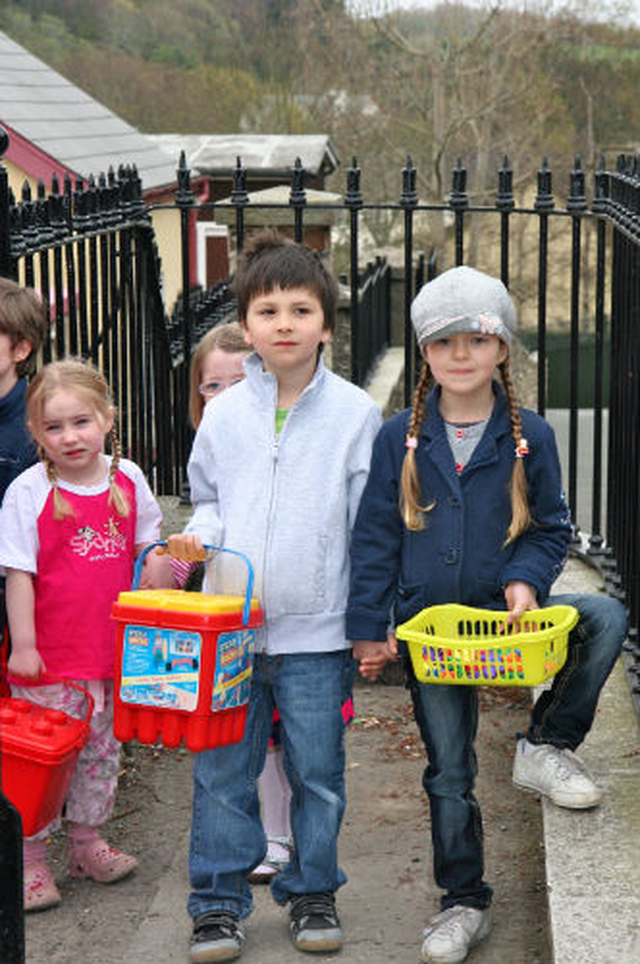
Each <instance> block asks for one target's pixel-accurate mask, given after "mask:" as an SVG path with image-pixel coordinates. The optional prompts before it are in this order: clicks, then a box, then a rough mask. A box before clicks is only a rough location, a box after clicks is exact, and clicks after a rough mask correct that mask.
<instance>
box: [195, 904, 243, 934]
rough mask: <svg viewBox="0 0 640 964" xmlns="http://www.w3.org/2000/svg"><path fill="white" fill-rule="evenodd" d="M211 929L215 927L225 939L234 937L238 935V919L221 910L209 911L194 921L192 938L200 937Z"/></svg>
mask: <svg viewBox="0 0 640 964" xmlns="http://www.w3.org/2000/svg"><path fill="white" fill-rule="evenodd" d="M211 927H217V928H218V929H219V930H220V931H221V932H222V933H223V934H224V936H225V937H235V936H236V935H237V933H238V918H237V917H235V916H234V915H233V914H230V913H228V912H227V911H223V910H212V911H209V913H208V914H203V915H202V916H201V917H199V918H198V920H197V921H196V926H195V934H194V936H195V937H196V938H197V937H199V936H201V935H202V933H203V932H204V931H206V930H208V929H209V928H211Z"/></svg>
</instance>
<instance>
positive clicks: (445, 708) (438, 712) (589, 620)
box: [409, 594, 627, 910]
mask: <svg viewBox="0 0 640 964" xmlns="http://www.w3.org/2000/svg"><path fill="white" fill-rule="evenodd" d="M547 605H571V606H575V607H576V609H577V610H578V611H579V613H580V620H579V622H578V623H577V625H576V627H575V628H574V630H573V631H572V632H571V634H570V636H569V651H568V655H567V661H566V663H565V665H564V666H563V667H562V669H561V670H560V672H559V673H558V674H557V675H556V677H555V679H554V681H553V684H552V686H551V688H550V689H549V690H548V691H544V692H543V693H542V694H541V696H540V697H539V699H538V700H537V701H536V704H535V706H534V708H533V712H532V716H531V724H530V727H529V731H528V733H527V738H528V739H529V740H531V742H532V743H552V744H553V745H554V746H558V747H562V748H565V747H568V748H569V749H571V750H574V749H575V748H576V747H577V746H578V745H579V744H580V743H581V742H582V741H583V739H584V738H585V736H586V735H587V733H588V732H589V729H590V728H591V724H592V723H593V718H594V715H595V711H596V706H597V703H598V697H599V695H600V691H601V689H602V687H603V685H604V683H605V681H606V679H607V677H608V675H609V673H610V672H611V670H612V668H613V666H614V664H615V661H616V659H617V657H618V655H619V653H620V649H621V647H622V643H623V642H624V639H625V636H626V632H627V617H626V613H625V610H624V608H623V607H622V605H621V604H620V603H619V602H618V601H617V600H616V599H612V598H610V597H608V596H600V595H595V594H594V595H573V594H566V595H559V596H553V597H551V598H550V599H549V600H548V602H547ZM411 675H412V674H411ZM409 687H410V690H411V696H412V700H413V707H414V712H415V717H416V722H417V724H418V727H419V730H420V734H421V736H422V739H423V742H424V745H425V747H426V750H427V756H428V760H429V762H428V765H427V767H426V769H425V771H424V776H423V781H422V782H423V786H424V788H425V790H426V792H427V795H428V797H429V804H430V809H431V837H432V843H433V862H434V876H435V880H436V883H437V884H438V886H439V887H441V888H442V889H443V890H444V891H445V893H444V895H443V896H442V898H441V905H442V909H443V910H445V909H446V908H447V907H452V906H453V905H454V904H466V905H468V906H471V907H486V906H488V905H489V904H490V903H491V896H492V890H491V887H490V886H489V885H488V884H487V883H486V881H484V880H483V873H484V857H483V842H482V819H481V815H480V808H479V806H478V802H477V800H476V798H475V796H474V794H473V786H474V782H475V777H476V773H477V770H478V766H477V759H476V753H475V749H474V741H475V737H476V732H477V726H478V698H477V690H476V689H475V688H474V687H472V686H442V685H431V686H430V685H428V684H424V683H418V682H417V681H416V680H415V679H411V680H410V683H409Z"/></svg>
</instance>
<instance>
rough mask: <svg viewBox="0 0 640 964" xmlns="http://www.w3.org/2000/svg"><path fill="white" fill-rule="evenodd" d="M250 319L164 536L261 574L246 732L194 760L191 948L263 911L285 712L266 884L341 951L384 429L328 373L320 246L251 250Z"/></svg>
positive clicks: (211, 585) (312, 931)
mask: <svg viewBox="0 0 640 964" xmlns="http://www.w3.org/2000/svg"><path fill="white" fill-rule="evenodd" d="M234 287H235V293H236V299H237V303H238V317H239V319H240V322H241V324H242V326H243V328H244V331H245V337H246V339H247V343H248V344H249V345H250V346H251V347H252V348H254V350H255V351H254V353H253V354H252V355H250V356H249V358H247V359H246V361H245V373H246V378H245V379H244V381H242V382H240V383H238V384H237V385H234V386H233V387H231V388H229V389H228V390H227V391H226V392H224V393H223V394H222V395H220V396H218V397H216V398H214V399H212V400H211V402H210V403H209V404H208V405H207V406H206V409H205V413H204V417H203V420H202V422H201V425H200V427H199V429H198V432H197V435H196V438H195V442H194V446H193V451H192V454H191V458H190V461H189V481H190V486H191V496H192V501H193V503H194V516H193V518H192V520H191V522H190V524H189V527H188V532H187V533H186V534H185V535H181V536H172V537H170V539H169V551H170V552H171V553H172V555H176V556H180V557H181V558H187V559H189V558H192V559H193V558H202V555H203V553H202V548H201V547H202V543H213V544H216V545H224V546H228V547H229V548H233V549H236V550H240V551H241V552H243V553H245V554H246V555H247V556H248V557H249V558H250V559H251V560H252V562H253V564H254V566H255V568H256V576H257V581H256V595H257V596H258V597H259V599H260V602H261V605H262V608H263V612H264V623H263V626H262V627H261V628H260V629H259V630H258V632H257V639H256V654H255V659H254V668H253V677H252V692H251V699H250V701H249V708H248V713H247V721H246V727H245V735H244V738H243V740H242V742H241V743H239V744H235V745H231V746H227V747H219V748H216V749H214V750H207V751H204V752H203V753H200V754H198V756H197V757H196V760H195V766H194V800H193V819H192V833H191V845H190V854H189V867H190V877H191V885H192V891H191V895H190V897H189V904H188V909H189V913H190V914H191V916H192V918H193V919H194V930H193V937H192V941H191V951H190V960H191V961H193V962H202V961H214V960H215V961H220V960H232V959H233V958H235V957H237V956H239V954H240V953H241V950H242V943H243V939H244V932H243V927H242V924H241V921H242V920H243V919H244V918H245V917H246V916H248V914H249V913H250V911H251V908H252V898H251V891H250V888H249V886H248V884H247V880H246V878H247V874H248V873H249V872H250V871H251V870H252V869H253V868H254V867H256V866H257V865H258V864H259V863H260V862H261V861H262V860H263V858H264V855H265V851H266V838H265V834H264V830H263V828H262V825H261V822H260V815H259V801H258V794H257V788H256V780H257V777H258V775H259V773H260V771H261V769H262V766H263V764H264V759H265V754H266V749H267V743H268V738H269V734H270V731H271V719H272V714H273V709H274V707H275V706H277V709H278V711H279V713H280V717H281V720H282V742H283V750H284V765H285V770H286V773H287V776H288V779H289V782H290V784H291V788H292V804H291V824H292V829H293V834H294V845H295V846H294V852H293V855H292V858H291V861H290V863H289V864H288V866H287V867H285V869H284V871H283V872H282V873H281V874H279V875H278V876H277V877H275V878H274V880H273V881H272V883H271V890H272V894H273V896H274V898H275V900H276V901H277V903H279V904H282V905H284V904H286V903H288V902H289V904H290V910H289V914H290V928H291V934H292V939H293V941H294V944H295V945H296V947H298V948H299V949H300V950H303V951H312V952H314V951H317V952H326V951H335V950H338V949H339V948H340V947H341V943H342V935H341V929H340V923H339V920H338V916H337V913H336V908H335V899H334V893H335V891H336V890H337V889H338V887H340V886H341V885H342V884H343V883H344V882H345V880H346V876H345V874H344V872H343V871H342V869H341V868H340V867H339V866H338V862H337V838H338V832H339V829H340V823H341V820H342V816H343V813H344V808H345V790H344V742H343V730H344V726H343V722H342V714H341V707H342V704H343V702H344V700H345V698H346V697H347V696H348V694H349V691H350V688H351V684H352V681H353V659H352V655H351V649H350V644H349V642H348V641H347V639H346V637H345V608H346V601H347V594H348V581H349V538H350V532H351V528H352V526H353V523H354V520H355V516H356V512H357V509H358V505H359V502H360V496H361V494H362V491H363V488H364V485H365V482H366V478H367V474H368V471H369V463H370V456H371V448H372V444H373V439H374V437H375V435H376V434H377V432H378V429H379V428H380V425H381V416H380V412H379V409H378V407H377V406H376V405H375V404H374V402H373V401H372V400H371V398H370V397H369V396H368V395H367V394H366V393H365V392H364V391H362V390H361V389H359V388H357V387H355V386H353V385H351V384H349V383H348V382H346V381H345V380H344V379H342V378H340V377H338V376H337V375H335V374H333V373H332V372H330V371H328V370H327V369H326V368H325V366H324V364H323V360H322V351H321V349H322V346H323V345H324V344H325V343H326V342H327V341H328V340H329V338H330V337H331V331H332V328H333V325H334V320H335V314H336V308H337V300H338V286H337V283H336V281H335V279H334V278H333V277H332V276H331V275H330V274H329V273H328V272H327V270H326V268H325V267H324V264H323V263H322V261H321V259H320V258H319V257H318V255H317V254H316V253H315V252H313V251H312V250H311V249H309V248H306V247H305V246H302V245H295V244H293V243H291V242H288V241H286V240H285V239H283V238H281V237H279V236H278V235H276V234H274V233H273V232H262V233H261V234H260V235H257V236H256V237H255V238H254V240H253V243H252V244H251V245H250V246H248V248H247V250H246V252H245V253H244V255H243V256H242V258H241V259H240V262H239V265H238V271H237V273H236V277H235V282H234ZM229 559H230V560H231V561H228V560H227V554H225V553H219V554H218V556H216V558H215V562H214V564H213V565H212V566H210V567H208V568H209V570H210V571H209V572H208V573H207V576H206V581H205V588H206V589H207V590H208V591H216V592H233V593H237V592H238V591H239V590H240V585H239V579H240V574H239V571H237V570H236V569H235V568H234V561H235V560H234V559H233V557H229Z"/></svg>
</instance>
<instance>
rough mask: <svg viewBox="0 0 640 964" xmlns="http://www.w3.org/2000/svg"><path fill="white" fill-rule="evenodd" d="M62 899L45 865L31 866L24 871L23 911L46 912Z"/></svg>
mask: <svg viewBox="0 0 640 964" xmlns="http://www.w3.org/2000/svg"><path fill="white" fill-rule="evenodd" d="M61 900H62V897H61V896H60V891H59V890H58V888H57V887H56V882H55V880H54V879H53V874H52V873H51V871H50V870H49V868H48V867H47V865H46V864H45V863H42V864H32V865H31V866H30V867H25V869H24V909H25V911H31V910H46V909H47V907H56V906H57V904H59V903H60V901H61Z"/></svg>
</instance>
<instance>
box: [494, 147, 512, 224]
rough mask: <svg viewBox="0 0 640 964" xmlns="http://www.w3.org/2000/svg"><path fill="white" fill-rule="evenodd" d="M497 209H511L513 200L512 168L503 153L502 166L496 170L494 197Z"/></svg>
mask: <svg viewBox="0 0 640 964" xmlns="http://www.w3.org/2000/svg"><path fill="white" fill-rule="evenodd" d="M496 207H497V209H498V211H505V212H507V211H513V209H514V207H515V200H514V197H513V168H512V167H511V164H510V163H509V158H508V157H507V155H506V154H505V155H504V158H503V161H502V167H501V168H500V170H499V171H498V195H497V197H496Z"/></svg>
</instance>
